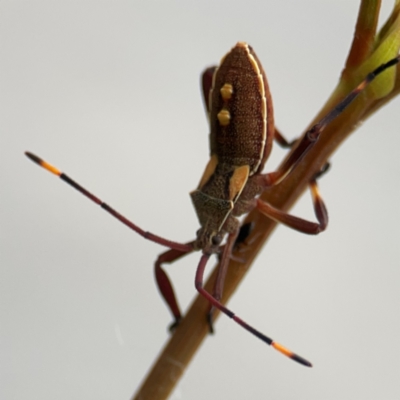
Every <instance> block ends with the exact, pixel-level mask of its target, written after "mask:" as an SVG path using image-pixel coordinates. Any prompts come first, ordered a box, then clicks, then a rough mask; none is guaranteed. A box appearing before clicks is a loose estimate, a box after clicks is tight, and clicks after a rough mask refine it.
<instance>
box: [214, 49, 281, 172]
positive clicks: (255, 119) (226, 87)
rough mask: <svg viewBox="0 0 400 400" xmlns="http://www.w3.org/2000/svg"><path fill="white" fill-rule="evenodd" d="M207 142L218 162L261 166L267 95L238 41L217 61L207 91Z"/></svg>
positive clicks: (251, 56)
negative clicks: (208, 95) (212, 78)
mask: <svg viewBox="0 0 400 400" xmlns="http://www.w3.org/2000/svg"><path fill="white" fill-rule="evenodd" d="M210 104H211V107H210V127H211V134H210V142H211V143H210V146H211V154H212V155H213V154H215V155H216V156H217V157H218V163H222V164H228V165H234V166H241V165H249V167H250V175H252V174H253V173H255V172H257V171H259V170H260V169H262V167H263V164H264V161H265V159H266V158H267V156H268V153H269V150H270V147H271V140H272V134H271V130H272V129H273V112H272V103H271V96H270V94H269V89H268V84H267V81H266V78H265V74H264V71H263V69H262V67H261V64H260V63H259V61H258V58H257V56H256V55H255V53H254V51H253V50H252V48H251V47H250V46H249V45H247V44H246V43H241V42H239V43H238V44H237V45H236V46H235V47H234V48H233V49H232V50H231V51H230V52H229V53H228V54H227V55H226V56H225V58H223V60H222V61H221V65H220V66H219V68H218V69H217V71H216V73H215V75H214V80H213V87H212V90H211V92H210Z"/></svg>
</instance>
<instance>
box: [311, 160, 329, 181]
mask: <svg viewBox="0 0 400 400" xmlns="http://www.w3.org/2000/svg"><path fill="white" fill-rule="evenodd" d="M330 168H331V164H330V163H329V162H327V163H326V164H324V166H323V167H322V168H321V169H320V170H319V171H318V172H317V173H316V174H315V175H314V176H313V179H319V178H320V177H321V176H322V175H325V174H326V173H327V172H328V171H329V169H330Z"/></svg>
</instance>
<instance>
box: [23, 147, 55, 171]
mask: <svg viewBox="0 0 400 400" xmlns="http://www.w3.org/2000/svg"><path fill="white" fill-rule="evenodd" d="M25 155H26V156H27V157H28V158H29V159H30V160H32V161H33V162H34V163H36V164H38V165H40V166H41V167H43V168H44V169H46V170H47V171H49V172H51V173H52V174H54V175H57V176H60V175H61V171H60V170H58V169H57V168H56V167H53V166H52V165H51V164H49V163H48V162H46V161H44V160H42V159H41V158H40V157H38V156H36V155H35V154H33V153H30V152H29V151H26V152H25Z"/></svg>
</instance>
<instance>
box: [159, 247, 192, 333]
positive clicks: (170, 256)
mask: <svg viewBox="0 0 400 400" xmlns="http://www.w3.org/2000/svg"><path fill="white" fill-rule="evenodd" d="M187 245H188V246H190V247H192V250H188V251H181V250H175V249H170V250H167V251H166V252H164V253H162V254H160V255H159V256H158V258H157V260H156V262H155V264H154V275H155V278H156V282H157V286H158V289H159V290H160V293H161V296H162V297H163V299H164V300H165V302H166V303H167V306H168V308H169V309H170V311H171V313H172V315H173V317H174V322H173V323H172V324H171V325H170V326H169V330H170V331H173V330H174V329H175V328H176V327H177V326H178V325H179V322H180V320H181V319H182V314H181V311H180V309H179V305H178V302H177V300H176V295H175V291H174V288H173V286H172V283H171V280H170V279H169V277H168V275H167V273H166V272H165V271H164V269H163V268H162V265H163V264H171V263H173V262H174V261H176V260H178V259H179V258H181V257H183V256H185V255H186V254H189V253H190V252H191V251H193V242H189V243H187Z"/></svg>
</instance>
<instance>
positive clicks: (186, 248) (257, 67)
mask: <svg viewBox="0 0 400 400" xmlns="http://www.w3.org/2000/svg"><path fill="white" fill-rule="evenodd" d="M399 60H400V56H398V57H397V58H394V59H392V60H390V61H389V62H387V63H386V64H383V65H381V66H380V67H378V68H377V69H375V70H374V71H373V72H371V73H370V74H368V75H367V77H366V78H365V79H364V80H363V81H362V82H361V83H360V84H359V85H358V86H357V87H356V88H355V89H354V90H353V91H352V92H351V93H350V94H349V95H348V96H347V97H345V99H344V100H342V101H341V102H340V103H339V104H338V105H337V106H336V107H335V108H334V109H333V110H332V111H331V112H330V113H328V114H327V115H326V116H325V117H324V118H322V119H321V120H320V121H319V122H318V123H317V124H315V125H314V126H313V127H312V128H311V129H310V130H309V131H308V132H307V134H306V135H305V136H304V138H303V139H302V140H301V141H300V142H299V143H298V144H296V149H295V150H294V152H293V153H292V155H291V157H289V158H288V159H287V161H286V162H285V163H284V164H283V165H282V166H281V167H280V168H279V169H278V170H276V171H274V172H271V173H267V174H262V173H261V172H262V169H263V167H264V164H265V162H266V160H267V158H268V156H269V154H270V152H271V148H272V141H273V139H274V138H275V139H276V140H277V141H278V142H279V143H281V144H284V145H285V144H286V145H289V144H288V143H287V142H286V141H285V140H284V139H283V137H282V136H281V135H280V134H279V133H278V132H277V131H275V128H274V120H273V108H272V101H271V95H270V93H269V88H268V82H267V79H266V76H265V73H264V71H263V69H262V66H261V63H260V62H259V60H258V58H257V56H256V54H255V53H254V51H253V49H252V48H251V47H250V46H249V45H248V44H246V43H243V42H239V43H238V44H237V45H236V46H235V47H233V49H232V50H231V51H230V52H229V53H228V54H227V55H226V56H225V57H224V58H223V59H222V61H221V63H220V66H219V67H218V68H209V69H207V70H206V71H205V72H204V74H203V80H202V83H203V92H204V96H205V104H206V108H207V110H208V113H209V120H210V161H209V162H208V164H207V166H206V168H205V171H204V173H203V176H202V178H201V179H200V183H199V185H198V187H197V189H196V190H194V191H193V192H192V193H191V194H190V195H191V198H192V202H193V205H194V207H195V210H196V213H197V216H198V219H199V221H200V229H199V230H198V231H197V238H196V239H195V240H194V241H192V242H189V243H187V244H181V243H176V242H173V241H170V240H167V239H164V238H162V237H160V236H157V235H154V234H153V233H150V232H146V231H144V230H143V229H141V228H140V227H138V226H137V225H135V224H134V223H132V222H131V221H129V220H128V219H126V218H125V217H124V216H122V215H121V214H119V213H118V212H117V211H115V210H114V209H113V208H111V207H110V206H109V205H107V204H106V203H104V202H103V201H102V200H100V199H99V198H97V197H96V196H94V195H93V194H92V193H90V192H88V191H87V190H86V189H85V188H83V187H82V186H80V185H79V184H78V183H76V182H75V181H74V180H72V179H71V178H69V177H68V176H67V175H66V174H64V173H62V172H61V171H59V170H58V169H57V168H55V167H53V166H52V165H50V164H48V163H47V162H45V161H43V160H42V159H40V158H39V157H37V156H35V155H33V154H32V153H29V152H27V153H26V155H27V156H28V157H29V158H30V159H31V160H32V161H34V162H36V163H37V164H39V165H40V166H42V167H43V168H45V169H47V170H48V171H50V172H52V173H54V174H55V175H58V176H59V177H60V178H61V179H62V180H64V181H65V182H67V183H69V184H70V185H71V186H73V187H74V188H75V189H77V190H78V191H79V192H81V193H82V194H84V195H85V196H87V197H88V198H89V199H91V200H92V201H94V202H95V203H97V204H98V205H100V207H101V208H103V209H104V210H106V211H107V212H109V213H110V214H111V215H113V216H114V217H115V218H117V219H118V220H119V221H121V222H123V223H124V224H125V225H127V226H128V227H129V228H131V229H133V230H134V231H135V232H137V233H138V234H140V235H141V236H143V237H144V238H146V239H149V240H151V241H153V242H156V243H158V244H161V245H163V246H166V247H168V248H169V250H168V251H166V252H164V253H163V254H161V255H160V256H159V257H158V258H157V261H156V262H155V276H156V281H157V284H158V287H159V289H160V291H161V294H162V296H163V297H164V299H165V301H166V302H167V304H168V307H169V308H170V310H171V312H172V314H173V316H174V318H175V324H177V323H179V320H180V319H181V312H180V310H179V307H178V304H177V301H176V297H175V294H174V291H173V288H172V285H171V283H170V280H169V278H168V277H167V275H166V273H165V271H164V270H163V268H162V265H163V264H164V263H171V262H173V261H175V260H176V259H178V258H180V257H182V256H183V255H185V254H188V253H190V252H192V251H194V250H201V251H202V256H201V258H200V262H199V264H198V267H197V271H196V278H195V287H196V289H197V290H198V292H199V293H200V294H201V295H202V296H204V297H205V298H206V299H207V300H208V301H209V302H210V304H211V306H212V307H215V308H217V309H219V310H220V311H222V312H223V313H224V314H226V315H227V316H228V317H230V318H232V319H233V320H234V321H235V322H236V323H238V324H239V325H241V326H242V327H243V328H245V329H246V330H248V331H249V332H251V333H252V334H253V335H255V336H257V337H258V338H259V339H261V340H262V341H264V342H265V343H267V344H268V345H271V346H273V347H274V348H275V349H276V350H278V351H280V352H281V353H283V354H285V355H286V356H288V357H290V358H292V359H293V360H295V361H297V362H299V363H301V364H303V365H305V366H311V363H310V362H309V361H307V360H305V359H304V358H302V357H300V356H298V355H297V354H295V353H293V352H291V351H290V350H288V349H286V348H285V347H283V346H282V345H280V344H279V343H277V342H275V341H273V340H272V339H270V338H269V337H267V336H265V335H264V334H262V333H261V332H259V331H258V330H256V329H254V328H253V327H251V326H250V325H248V324H247V323H246V322H244V321H243V320H242V319H240V318H239V317H237V316H236V315H235V314H234V313H233V312H232V311H230V310H229V309H228V308H226V307H225V306H223V305H222V304H221V303H220V298H221V295H222V292H223V284H224V279H225V275H226V270H227V266H228V262H229V258H230V256H231V253H232V249H233V247H234V246H235V243H237V242H241V241H243V240H245V238H246V236H247V233H246V231H245V229H247V228H243V230H242V232H241V231H240V227H239V221H238V219H237V217H239V216H241V215H243V214H246V213H248V212H249V211H251V210H253V209H254V208H257V209H258V211H259V212H261V213H262V214H264V215H266V216H267V217H269V218H272V219H274V220H276V221H278V222H281V223H283V224H285V225H287V226H289V227H291V228H293V229H296V230H298V231H301V232H304V233H308V234H317V233H319V232H321V231H323V230H324V229H325V228H326V226H327V223H328V215H327V211H326V208H325V205H324V203H323V200H322V198H321V196H320V195H319V192H318V188H317V183H316V178H317V176H318V175H319V174H320V173H318V174H317V175H315V176H314V178H313V179H312V180H311V182H310V188H311V192H312V196H313V203H314V211H315V215H316V217H317V220H318V222H317V223H316V222H310V221H306V220H304V219H301V218H298V217H295V216H292V215H290V214H287V213H285V212H282V211H280V210H278V209H276V208H274V207H272V206H271V205H269V204H267V203H265V202H263V201H262V200H260V199H259V198H258V196H259V195H260V194H261V193H262V192H263V191H264V190H265V189H266V188H268V187H271V186H273V185H276V184H277V183H279V182H280V181H282V180H283V179H284V178H285V177H286V176H287V175H288V174H289V173H290V171H291V170H292V169H293V168H294V167H295V166H296V165H297V164H298V163H299V162H300V161H301V159H302V158H303V156H304V155H305V154H306V153H307V152H308V151H309V149H310V148H311V147H312V146H313V145H314V144H315V142H316V141H317V139H318V137H319V135H320V134H321V132H322V131H323V130H324V128H325V127H326V126H327V125H328V124H329V123H330V122H331V121H332V120H333V119H334V118H336V117H337V116H338V115H339V114H340V113H341V112H342V111H343V110H344V109H345V108H346V107H347V106H348V105H349V104H350V103H351V102H352V101H353V100H354V99H355V98H356V97H357V95H358V94H359V93H360V92H361V91H362V90H364V88H365V87H366V86H367V85H368V83H369V82H371V81H372V80H373V79H374V78H375V77H376V76H377V75H378V74H380V73H381V72H383V71H384V70H385V69H387V68H389V67H391V66H393V65H395V64H396V63H398V62H399ZM225 236H227V240H226V243H225V244H224V245H221V243H222V241H223V239H224V237H225ZM243 237H244V239H243ZM212 254H220V255H221V263H220V267H219V271H218V275H217V279H216V283H215V286H214V291H213V295H211V294H210V293H208V292H207V291H205V289H204V288H203V274H204V270H205V267H206V264H207V261H208V259H209V257H210V255H212Z"/></svg>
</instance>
